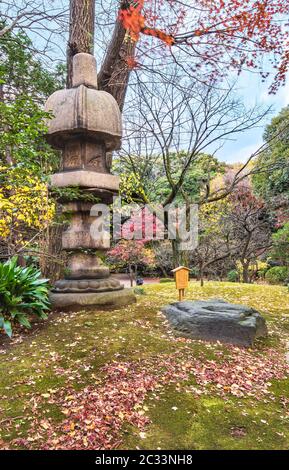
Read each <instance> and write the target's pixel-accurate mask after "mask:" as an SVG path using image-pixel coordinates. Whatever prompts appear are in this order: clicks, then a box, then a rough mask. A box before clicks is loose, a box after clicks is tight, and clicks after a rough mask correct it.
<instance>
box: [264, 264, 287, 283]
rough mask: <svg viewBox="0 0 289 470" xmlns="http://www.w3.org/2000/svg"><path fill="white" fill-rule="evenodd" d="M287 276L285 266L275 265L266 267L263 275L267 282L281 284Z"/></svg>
mask: <svg viewBox="0 0 289 470" xmlns="http://www.w3.org/2000/svg"><path fill="white" fill-rule="evenodd" d="M288 276H289V268H288V267H287V266H275V267H274V268H270V269H268V271H267V272H266V275H265V279H266V281H268V282H269V284H283V283H284V282H285V281H286V279H287V278H288Z"/></svg>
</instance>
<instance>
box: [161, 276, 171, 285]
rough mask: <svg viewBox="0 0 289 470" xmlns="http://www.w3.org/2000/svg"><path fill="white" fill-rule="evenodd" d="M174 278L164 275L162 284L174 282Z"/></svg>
mask: <svg viewBox="0 0 289 470" xmlns="http://www.w3.org/2000/svg"><path fill="white" fill-rule="evenodd" d="M173 281H174V280H173V279H172V278H170V277H163V278H162V279H160V283H161V284H164V283H166V282H173Z"/></svg>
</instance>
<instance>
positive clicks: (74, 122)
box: [45, 53, 135, 310]
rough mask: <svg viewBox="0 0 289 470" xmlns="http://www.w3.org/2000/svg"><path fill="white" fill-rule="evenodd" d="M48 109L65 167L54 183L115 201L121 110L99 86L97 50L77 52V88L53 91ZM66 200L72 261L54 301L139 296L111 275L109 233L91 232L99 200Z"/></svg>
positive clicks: (114, 301)
mask: <svg viewBox="0 0 289 470" xmlns="http://www.w3.org/2000/svg"><path fill="white" fill-rule="evenodd" d="M45 109H46V111H48V112H50V113H51V114H52V118H51V119H49V120H48V122H47V125H48V135H47V140H48V142H49V143H50V144H51V146H52V147H54V148H56V149H60V150H61V151H62V164H61V171H60V172H59V173H56V174H54V175H52V177H51V186H52V187H57V188H71V187H78V188H79V190H80V191H81V192H82V193H83V194H84V193H86V194H92V195H94V196H95V197H96V198H98V200H99V201H100V202H102V203H103V204H109V203H111V202H112V198H113V195H116V194H117V193H118V189H119V178H118V177H117V176H114V175H112V174H111V173H110V167H111V158H109V155H110V152H112V151H113V150H116V149H119V148H120V145H121V136H122V129H121V113H120V110H119V107H118V104H117V102H116V101H115V99H114V98H113V97H112V96H111V95H110V94H109V93H106V92H104V91H98V90H97V71H96V61H95V58H94V56H93V55H91V54H87V53H79V54H76V55H75V56H74V58H73V83H72V88H69V89H65V90H60V91H57V92H55V93H53V94H52V95H51V96H50V97H49V98H48V100H47V103H46V106H45ZM63 193H64V194H65V191H64V192H63ZM90 199H91V198H90ZM90 199H88V200H90ZM62 202H63V206H62V208H63V209H62V210H63V212H64V213H69V214H70V217H71V222H70V225H69V227H68V229H67V230H66V231H64V232H63V235H62V248H63V249H64V250H66V251H67V254H68V265H67V269H66V275H65V279H61V280H59V281H57V282H56V283H55V285H54V287H53V289H52V292H51V301H52V304H53V306H54V307H55V308H61V309H66V310H67V309H68V310H79V309H82V308H88V307H91V308H93V307H94V306H95V307H97V306H111V307H113V306H120V305H126V304H129V303H131V302H133V301H135V297H134V295H133V293H132V292H131V291H130V290H129V289H124V288H123V285H121V284H120V283H119V281H117V280H115V279H112V278H111V277H110V272H109V268H108V267H106V266H105V264H104V262H103V258H104V255H105V251H106V250H107V249H108V248H109V241H108V239H107V237H105V236H104V237H102V238H101V237H97V238H95V237H92V236H91V230H90V228H91V224H92V223H94V222H95V221H96V219H97V218H98V217H102V215H101V214H99V213H98V212H97V213H96V215H94V213H91V208H92V206H93V205H94V204H95V202H86V199H83V198H80V199H79V200H76V201H69V200H68V199H67V197H65V196H63V200H62ZM92 214H93V215H92ZM99 221H100V220H99Z"/></svg>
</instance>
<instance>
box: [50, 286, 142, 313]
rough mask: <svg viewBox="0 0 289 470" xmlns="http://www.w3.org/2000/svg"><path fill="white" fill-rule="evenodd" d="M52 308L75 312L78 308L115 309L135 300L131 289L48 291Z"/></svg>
mask: <svg viewBox="0 0 289 470" xmlns="http://www.w3.org/2000/svg"><path fill="white" fill-rule="evenodd" d="M50 301H51V304H52V308H53V309H54V310H63V311H71V312H77V311H80V310H101V309H116V308H119V307H124V306H126V305H129V304H132V303H135V302H136V297H135V295H134V293H133V291H132V290H131V289H122V290H117V291H111V292H89V293H58V292H57V293H55V292H51V293H50Z"/></svg>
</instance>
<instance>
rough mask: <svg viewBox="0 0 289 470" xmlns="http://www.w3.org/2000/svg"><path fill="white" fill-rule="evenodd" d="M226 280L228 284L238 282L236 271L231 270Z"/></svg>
mask: <svg viewBox="0 0 289 470" xmlns="http://www.w3.org/2000/svg"><path fill="white" fill-rule="evenodd" d="M227 279H228V281H229V282H238V281H239V273H238V271H237V270H236V269H232V271H229V272H228V274H227Z"/></svg>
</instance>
